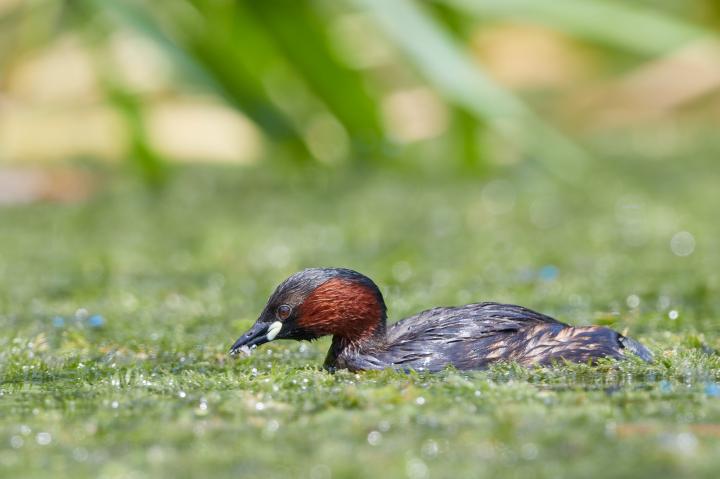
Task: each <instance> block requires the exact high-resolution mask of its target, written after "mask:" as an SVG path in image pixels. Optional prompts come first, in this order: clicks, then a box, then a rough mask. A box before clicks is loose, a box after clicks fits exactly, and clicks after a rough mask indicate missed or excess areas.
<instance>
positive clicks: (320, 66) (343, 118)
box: [245, 0, 384, 153]
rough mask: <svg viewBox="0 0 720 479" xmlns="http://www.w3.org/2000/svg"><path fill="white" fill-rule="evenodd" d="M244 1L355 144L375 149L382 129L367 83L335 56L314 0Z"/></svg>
mask: <svg viewBox="0 0 720 479" xmlns="http://www.w3.org/2000/svg"><path fill="white" fill-rule="evenodd" d="M245 3H247V5H249V6H251V8H252V9H253V10H254V11H255V12H257V14H258V16H259V17H260V18H261V19H262V22H263V25H264V26H265V27H266V29H267V34H268V35H269V36H270V37H271V38H272V39H273V40H274V41H275V43H276V45H277V47H278V49H280V50H281V51H282V52H283V53H284V54H285V58H286V59H287V61H288V63H290V64H291V65H292V66H293V67H294V68H295V70H296V71H297V72H298V73H299V74H300V76H301V77H302V79H303V81H304V82H306V83H307V85H308V86H309V87H310V89H311V90H312V91H313V93H314V94H315V95H316V96H317V97H318V98H319V99H320V100H322V102H323V103H324V104H325V105H326V106H327V108H328V109H329V110H330V111H331V112H332V113H333V114H334V115H335V116H336V117H337V119H338V120H339V121H340V122H341V123H342V124H343V125H344V126H345V128H346V129H347V130H348V131H349V132H350V134H351V136H352V137H353V139H354V140H355V145H354V146H355V147H356V149H357V148H359V151H360V152H361V153H365V152H373V153H377V151H378V150H379V148H378V147H379V146H380V145H381V143H382V141H383V138H384V134H383V128H382V125H381V123H380V115H379V112H378V109H377V106H376V103H375V101H374V100H373V98H371V96H370V95H369V94H368V92H367V90H366V88H365V82H364V78H363V76H362V75H361V74H359V73H357V72H356V71H354V70H351V69H350V68H348V67H346V66H345V65H343V64H342V63H341V61H340V60H339V59H338V58H336V56H335V55H334V53H333V49H332V48H331V43H330V39H329V38H328V35H327V31H326V30H327V27H326V24H327V19H323V18H320V17H319V14H318V12H317V10H316V9H315V8H313V7H312V4H311V2H298V1H297V0H277V1H274V2H256V1H248V2H245ZM358 143H359V144H358Z"/></svg>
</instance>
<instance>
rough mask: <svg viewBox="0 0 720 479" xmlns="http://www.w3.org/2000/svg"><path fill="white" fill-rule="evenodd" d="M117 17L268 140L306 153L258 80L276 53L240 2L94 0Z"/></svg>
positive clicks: (301, 155)
mask: <svg viewBox="0 0 720 479" xmlns="http://www.w3.org/2000/svg"><path fill="white" fill-rule="evenodd" d="M94 1H95V2H96V3H97V4H98V7H100V5H103V6H110V7H111V8H112V12H113V13H114V14H116V15H117V17H118V18H119V20H120V21H121V22H123V23H126V24H127V25H129V26H131V27H133V28H135V29H136V30H138V31H140V32H142V33H144V34H145V35H146V36H148V37H149V38H150V39H152V40H154V41H155V42H156V43H157V44H158V45H160V46H161V47H163V48H164V49H165V50H166V51H167V52H168V53H169V54H170V57H171V58H172V59H174V60H175V63H176V65H178V66H179V67H180V71H181V73H183V74H184V76H185V77H186V78H188V79H190V80H191V81H194V82H196V83H198V84H201V85H203V86H204V87H205V88H206V89H208V90H210V91H212V92H214V93H216V94H218V95H220V96H222V97H224V98H225V99H226V100H227V101H228V102H229V103H231V104H232V105H234V106H235V107H237V108H238V109H240V110H242V111H243V112H244V113H245V114H247V115H248V116H249V117H250V118H251V119H252V120H253V121H254V122H255V123H256V124H257V125H258V126H259V127H260V128H261V129H262V130H263V131H264V132H265V133H266V134H267V135H268V136H269V137H270V138H271V139H272V140H273V141H274V142H276V143H278V144H280V145H285V146H287V147H289V148H291V150H293V152H294V154H293V158H294V159H295V160H296V161H301V160H303V159H306V158H308V157H309V155H308V154H307V150H306V148H305V146H304V143H303V141H302V138H301V134H300V131H299V130H298V129H297V127H296V126H295V125H293V124H292V122H291V121H290V120H289V119H288V118H287V116H286V115H285V114H284V113H283V112H282V111H280V110H279V109H278V108H277V107H275V106H274V105H273V102H272V100H271V99H270V97H269V96H268V93H267V91H266V90H265V88H264V86H263V84H262V75H263V74H264V73H265V70H266V67H267V62H268V60H272V59H274V58H277V53H276V52H275V51H274V50H273V48H272V45H271V43H269V42H267V41H266V40H265V38H264V32H262V31H261V30H259V29H258V28H257V25H256V22H255V21H254V20H253V19H251V18H249V17H248V13H247V12H246V11H245V10H244V8H242V5H241V4H240V3H229V2H215V1H196V2H192V3H195V4H197V6H198V7H200V8H199V9H198V10H195V8H194V6H193V5H191V2H181V1H177V2H162V1H160V2H156V3H154V4H152V5H148V4H139V3H137V2H132V1H110V2H100V1H99V0H94Z"/></svg>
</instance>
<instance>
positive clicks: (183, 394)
mask: <svg viewBox="0 0 720 479" xmlns="http://www.w3.org/2000/svg"><path fill="white" fill-rule="evenodd" d="M178 397H179V398H181V399H182V398H185V397H187V393H186V392H185V391H180V392H179V393H178Z"/></svg>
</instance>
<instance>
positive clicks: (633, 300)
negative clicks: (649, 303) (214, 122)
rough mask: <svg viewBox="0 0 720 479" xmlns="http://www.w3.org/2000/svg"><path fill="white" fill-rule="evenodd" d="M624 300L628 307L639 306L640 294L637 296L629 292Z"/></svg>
mask: <svg viewBox="0 0 720 479" xmlns="http://www.w3.org/2000/svg"><path fill="white" fill-rule="evenodd" d="M625 302H626V303H627V305H628V307H629V308H632V309H635V308H637V307H638V306H640V296H638V295H637V294H631V295H630V296H628V297H627V299H626V300H625Z"/></svg>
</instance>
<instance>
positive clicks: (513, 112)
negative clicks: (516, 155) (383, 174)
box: [354, 0, 588, 180]
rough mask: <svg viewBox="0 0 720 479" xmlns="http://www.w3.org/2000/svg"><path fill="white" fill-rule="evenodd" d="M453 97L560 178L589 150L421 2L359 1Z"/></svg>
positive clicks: (570, 175) (576, 169) (572, 172)
mask: <svg viewBox="0 0 720 479" xmlns="http://www.w3.org/2000/svg"><path fill="white" fill-rule="evenodd" d="M354 1H355V3H356V4H357V5H359V6H361V7H363V8H364V9H366V10H367V11H368V12H369V13H371V14H372V15H374V16H375V17H376V18H377V20H378V22H379V23H380V25H381V27H383V28H384V30H385V31H386V32H387V34H388V35H389V36H390V37H391V38H392V39H393V40H394V41H395V43H396V44H397V45H398V47H400V48H401V49H402V50H403V51H404V52H405V53H406V54H407V56H408V58H409V59H410V60H411V61H412V62H413V63H414V64H415V65H416V67H417V68H418V70H419V71H420V72H421V73H422V74H423V75H424V76H425V78H427V80H428V81H429V82H430V83H432V84H433V85H434V86H435V87H436V88H437V89H438V91H439V92H440V93H441V94H442V95H444V96H445V98H447V99H448V100H450V101H451V102H453V103H455V104H456V105H458V106H460V107H462V108H464V109H466V110H467V111H468V112H469V113H471V114H472V115H474V116H475V117H476V118H477V119H478V120H479V121H482V122H485V123H487V124H488V125H489V126H490V127H491V128H493V129H494V130H495V131H498V132H499V133H501V134H502V135H503V136H505V137H506V138H507V139H509V140H510V141H513V142H515V141H519V142H520V143H521V145H520V146H521V148H522V149H523V150H524V152H526V153H533V154H534V153H537V154H538V155H539V159H540V160H541V161H542V163H543V165H544V166H545V167H546V168H547V169H548V170H550V171H551V172H553V173H554V174H556V175H557V176H559V177H562V178H565V179H568V180H573V179H575V178H577V176H578V175H579V173H580V171H581V169H582V167H583V164H584V163H585V162H586V161H587V160H588V156H587V154H586V153H585V152H584V151H583V150H582V149H580V148H579V147H578V146H577V145H575V144H574V143H573V142H571V141H570V140H568V139H567V138H565V137H564V136H563V135H561V134H560V133H558V132H557V131H555V130H554V129H553V128H552V127H550V126H549V125H547V124H546V123H545V122H543V121H542V120H541V119H540V118H538V117H537V116H536V115H535V114H534V113H533V112H532V111H531V110H530V109H529V108H527V107H526V106H525V104H524V103H523V102H522V101H521V100H520V99H518V98H517V97H516V96H515V95H513V94H512V93H511V92H509V91H508V90H505V89H504V88H502V87H500V86H499V85H497V84H496V83H495V82H493V81H492V80H491V79H490V78H489V77H488V75H486V74H485V73H484V72H483V70H482V69H481V67H480V66H479V65H477V64H476V63H475V62H474V61H473V59H472V58H471V57H470V56H469V54H468V53H467V52H466V51H465V49H464V48H463V47H462V46H461V45H459V44H458V43H457V42H456V41H455V40H454V39H453V38H452V37H451V36H450V35H449V34H448V33H447V31H446V30H444V29H443V28H442V26H441V25H440V24H438V23H437V22H436V21H435V20H434V19H433V18H432V17H431V16H430V15H428V14H427V13H426V12H425V11H424V10H423V9H422V7H420V6H419V5H418V4H416V3H414V2H412V1H410V0H393V1H391V2H386V1H384V0H354Z"/></svg>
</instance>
